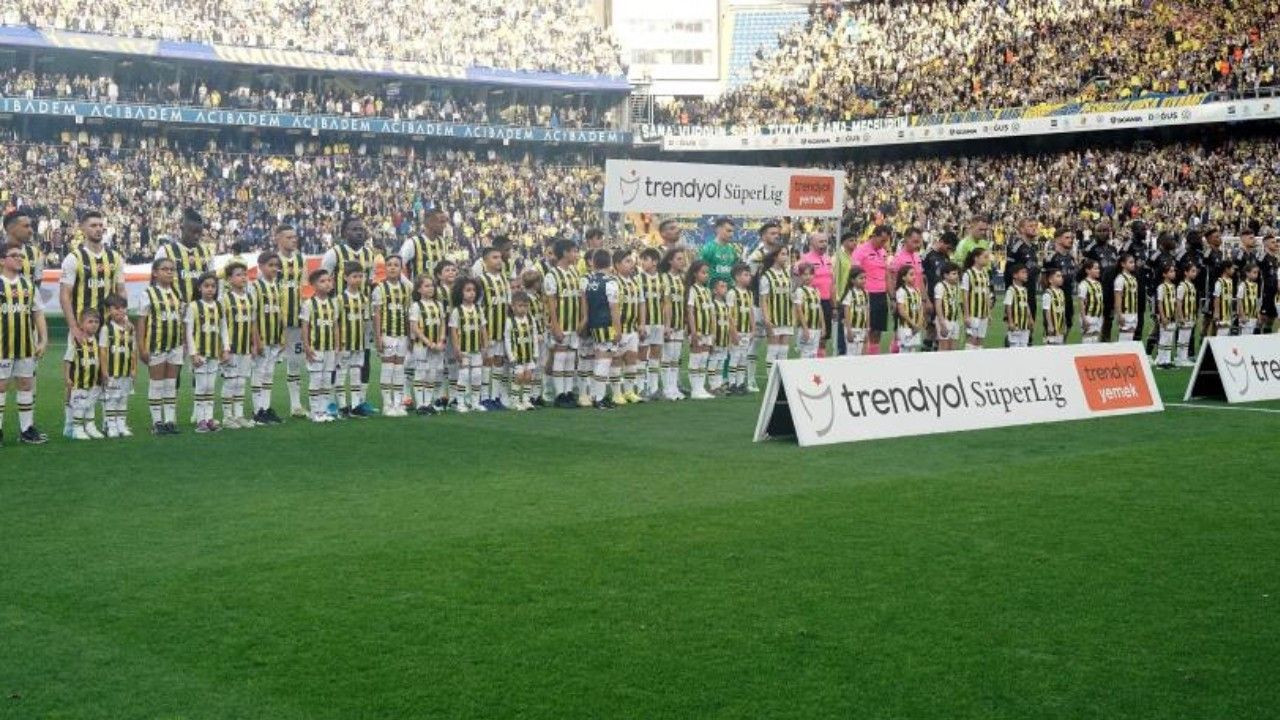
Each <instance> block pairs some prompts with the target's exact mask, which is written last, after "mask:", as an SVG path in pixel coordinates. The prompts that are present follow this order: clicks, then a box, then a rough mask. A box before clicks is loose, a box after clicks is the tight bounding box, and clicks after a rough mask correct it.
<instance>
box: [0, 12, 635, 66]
mask: <svg viewBox="0 0 1280 720" xmlns="http://www.w3.org/2000/svg"><path fill="white" fill-rule="evenodd" d="M0 21H2V22H3V24H4V25H10V26H18V25H25V26H29V27H33V28H37V29H50V30H67V31H73V32H83V33H93V34H98V35H109V36H120V37H130V38H147V39H153V40H164V41H184V42H199V43H217V44H221V45H228V46H239V47H250V48H266V49H273V50H300V51H307V52H315V53H328V54H335V55H342V56H354V57H369V58H387V59H394V60H410V61H415V62H422V63H431V64H437V65H443V66H451V67H487V68H502V69H508V70H526V71H548V72H558V73H572V74H580V75H603V76H611V77H617V76H621V75H624V74H625V72H624V68H623V67H622V65H621V61H620V54H619V50H618V46H617V43H616V42H615V41H614V40H613V39H612V38H611V37H610V35H609V34H608V33H607V32H606V31H605V30H604V28H603V27H602V26H601V25H600V24H599V23H598V22H597V21H596V20H595V18H593V17H592V15H591V3H590V2H588V1H587V0H505V1H504V2H500V3H495V2H490V0H452V1H451V2H439V3H383V4H381V5H378V6H377V7H376V8H375V7H373V6H370V5H369V4H367V3H363V2H358V1H356V0H286V1H284V2H259V1H258V0H198V1H196V2H188V1H187V0H98V1H96V2H85V1H84V0H71V1H67V0H14V2H10V3H6V5H5V9H4V10H3V11H2V12H0Z"/></svg>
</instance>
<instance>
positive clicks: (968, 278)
mask: <svg viewBox="0 0 1280 720" xmlns="http://www.w3.org/2000/svg"><path fill="white" fill-rule="evenodd" d="M964 280H965V292H966V294H965V304H966V306H967V307H966V309H967V311H968V313H969V317H974V318H985V317H987V316H989V315H991V276H990V275H989V274H988V273H987V269H986V268H980V267H977V266H976V265H975V266H974V267H971V268H969V269H968V270H965V271H964Z"/></svg>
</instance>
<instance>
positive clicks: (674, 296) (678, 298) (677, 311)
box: [662, 272, 684, 327]
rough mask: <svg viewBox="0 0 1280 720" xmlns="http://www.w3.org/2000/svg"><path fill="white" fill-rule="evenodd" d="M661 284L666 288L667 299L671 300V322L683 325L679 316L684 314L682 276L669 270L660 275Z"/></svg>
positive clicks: (678, 325) (676, 325)
mask: <svg viewBox="0 0 1280 720" xmlns="http://www.w3.org/2000/svg"><path fill="white" fill-rule="evenodd" d="M662 286H663V287H664V288H666V291H667V299H668V300H669V301H670V302H671V324H672V325H673V326H674V327H680V326H681V325H684V320H683V319H682V318H681V317H680V316H682V315H684V278H682V277H680V276H679V275H678V274H676V273H671V272H669V273H667V274H666V275H663V276H662Z"/></svg>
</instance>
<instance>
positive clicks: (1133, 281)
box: [1116, 272, 1138, 315]
mask: <svg viewBox="0 0 1280 720" xmlns="http://www.w3.org/2000/svg"><path fill="white" fill-rule="evenodd" d="M1116 280H1118V281H1119V284H1120V285H1121V288H1120V290H1119V293H1120V305H1119V308H1120V313H1121V314H1122V315H1133V314H1135V313H1137V312H1138V278H1136V277H1134V276H1132V275H1130V274H1129V273H1127V272H1122V273H1120V274H1119V275H1117V276H1116Z"/></svg>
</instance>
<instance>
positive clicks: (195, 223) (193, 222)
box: [178, 207, 204, 247]
mask: <svg viewBox="0 0 1280 720" xmlns="http://www.w3.org/2000/svg"><path fill="white" fill-rule="evenodd" d="M178 235H179V237H178V239H179V240H180V241H182V244H183V245H186V246H187V247H195V246H196V245H197V244H199V242H200V238H201V237H203V236H204V218H203V217H201V215H200V213H199V212H197V211H196V209H195V208H190V207H189V208H183V210H182V221H181V222H180V223H178Z"/></svg>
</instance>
